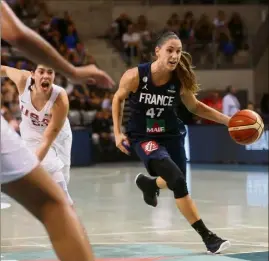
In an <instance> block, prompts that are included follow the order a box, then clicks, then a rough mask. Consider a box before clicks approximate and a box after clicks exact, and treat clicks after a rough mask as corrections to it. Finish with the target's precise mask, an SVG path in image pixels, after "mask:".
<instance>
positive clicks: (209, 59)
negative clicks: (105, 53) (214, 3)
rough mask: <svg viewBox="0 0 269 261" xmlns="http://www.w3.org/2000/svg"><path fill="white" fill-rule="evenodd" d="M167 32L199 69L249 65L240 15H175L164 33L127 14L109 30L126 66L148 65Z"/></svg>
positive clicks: (243, 27)
mask: <svg viewBox="0 0 269 261" xmlns="http://www.w3.org/2000/svg"><path fill="white" fill-rule="evenodd" d="M165 31H173V32H174V33H176V34H177V35H178V36H179V37H180V39H181V41H182V43H183V48H184V50H185V51H188V52H190V53H191V54H192V57H193V59H194V63H195V66H196V67H199V65H203V66H205V65H206V63H209V66H211V67H212V65H213V64H214V63H216V64H217V65H218V66H221V65H222V66H224V64H226V63H228V64H232V63H238V64H245V63H248V61H249V59H248V49H249V47H248V44H247V42H248V40H247V30H246V28H245V25H244V21H243V20H242V18H241V16H240V14H239V13H237V12H234V13H233V14H232V15H231V16H227V15H226V14H225V12H224V11H221V10H220V11H218V13H217V14H216V17H215V19H214V20H213V21H211V20H210V18H209V17H208V16H207V14H203V15H201V17H195V16H194V15H193V13H192V12H191V11H188V12H186V13H185V15H184V16H183V17H179V15H178V14H177V13H173V14H172V15H171V17H170V18H169V19H168V21H166V24H164V27H163V30H162V31H161V32H156V31H153V30H151V28H149V25H148V20H147V18H146V17H145V16H144V15H140V16H138V17H137V19H136V20H135V21H134V20H132V19H131V18H129V17H128V16H127V15H126V14H121V15H120V16H119V17H118V18H117V19H116V20H115V21H114V23H113V24H112V26H111V29H110V30H109V34H108V35H109V38H110V40H111V41H112V43H113V45H114V46H115V47H116V48H117V49H118V50H120V51H121V52H122V53H123V55H124V59H125V61H126V63H127V64H128V65H130V66H131V65H132V63H134V64H135V63H137V62H146V61H149V60H150V59H151V52H152V51H153V47H154V39H156V35H159V34H161V33H162V32H165Z"/></svg>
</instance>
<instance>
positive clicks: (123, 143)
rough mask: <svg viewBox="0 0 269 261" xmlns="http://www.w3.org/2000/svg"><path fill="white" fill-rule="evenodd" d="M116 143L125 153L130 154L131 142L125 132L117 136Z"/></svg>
mask: <svg viewBox="0 0 269 261" xmlns="http://www.w3.org/2000/svg"><path fill="white" fill-rule="evenodd" d="M115 143H116V146H117V148H118V149H120V150H121V151H122V152H123V153H125V154H127V155H130V151H129V150H128V148H129V147H130V142H129V140H128V138H127V137H126V136H125V135H124V134H123V133H120V134H118V135H116V136H115Z"/></svg>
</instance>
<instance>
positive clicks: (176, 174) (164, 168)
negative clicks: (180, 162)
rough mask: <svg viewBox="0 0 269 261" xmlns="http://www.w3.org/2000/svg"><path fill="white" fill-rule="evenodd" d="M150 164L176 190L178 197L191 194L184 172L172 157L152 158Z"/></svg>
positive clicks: (175, 194)
mask: <svg viewBox="0 0 269 261" xmlns="http://www.w3.org/2000/svg"><path fill="white" fill-rule="evenodd" d="M150 166H151V167H153V168H154V171H155V172H156V173H157V174H158V176H160V177H162V178H163V179H164V180H165V181H166V183H167V187H168V188H169V189H170V190H172V191H173V192H174V196H175V198H176V199H177V198H183V197H185V196H187V195H188V194H189V193H188V188H187V183H186V179H185V176H184V174H183V173H182V171H181V170H180V169H179V167H178V166H177V165H176V164H175V163H174V162H173V161H172V160H171V159H170V158H164V159H162V160H152V162H151V164H150Z"/></svg>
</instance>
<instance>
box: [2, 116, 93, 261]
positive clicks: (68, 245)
mask: <svg viewBox="0 0 269 261" xmlns="http://www.w3.org/2000/svg"><path fill="white" fill-rule="evenodd" d="M0 156H1V164H0V167H1V174H0V181H1V182H0V184H1V191H2V192H4V193H5V194H7V195H9V196H10V197H12V198H13V199H15V200H16V201H17V202H18V203H20V204H21V205H23V206H24V207H25V208H26V209H27V210H28V211H30V212H31V213H32V214H33V215H34V216H35V217H36V218H37V219H38V220H39V221H40V222H42V223H43V225H44V226H45V228H46V230H47V232H48V234H49V236H50V239H51V242H52V245H53V247H54V249H55V252H56V254H57V256H58V257H59V259H60V260H62V261H74V260H81V261H94V257H93V254H92V250H91V247H90V245H89V242H88V240H87V237H86V236H85V235H84V231H83V228H82V226H81V225H80V222H79V220H78V217H77V216H76V215H75V213H74V209H73V208H72V207H71V205H70V202H69V201H67V199H66V195H65V194H64V192H63V191H62V190H61V189H60V187H59V186H58V185H57V184H56V183H55V182H54V181H53V180H52V179H51V177H50V175H49V174H48V173H47V172H46V171H45V170H44V168H43V167H41V166H40V164H39V161H38V158H37V157H36V155H34V154H33V153H32V152H31V151H30V150H29V149H28V148H27V147H26V146H25V144H24V143H23V142H22V139H21V138H20V136H19V135H18V134H17V133H16V132H15V131H14V130H13V129H12V128H11V127H10V126H9V124H8V122H7V121H6V120H5V119H4V118H3V117H2V115H1V155H0ZM63 220H64V221H65V222H63Z"/></svg>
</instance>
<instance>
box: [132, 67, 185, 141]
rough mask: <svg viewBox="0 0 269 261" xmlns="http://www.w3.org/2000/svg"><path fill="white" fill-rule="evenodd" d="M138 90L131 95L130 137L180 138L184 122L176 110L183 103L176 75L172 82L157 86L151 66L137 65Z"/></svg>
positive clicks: (183, 131)
mask: <svg viewBox="0 0 269 261" xmlns="http://www.w3.org/2000/svg"><path fill="white" fill-rule="evenodd" d="M138 72H139V87H138V89H137V91H136V92H135V93H130V95H129V98H128V100H129V106H130V110H131V115H130V118H129V121H128V125H127V134H128V133H129V134H130V135H132V136H133V135H134V136H136V135H139V136H146V137H166V136H179V135H182V134H185V128H184V125H183V122H182V121H181V120H180V119H179V118H178V116H177V113H176V109H177V107H178V104H179V101H180V88H181V83H180V81H179V80H178V79H177V77H176V76H175V75H174V74H173V77H171V79H170V81H168V82H167V83H166V84H164V85H162V86H155V85H154V83H153V82H152V77H151V63H145V64H140V65H138Z"/></svg>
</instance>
